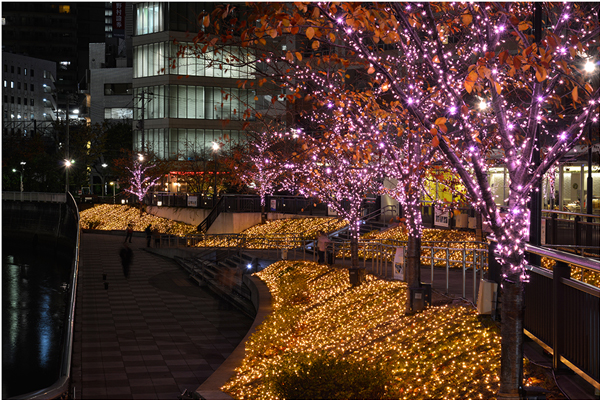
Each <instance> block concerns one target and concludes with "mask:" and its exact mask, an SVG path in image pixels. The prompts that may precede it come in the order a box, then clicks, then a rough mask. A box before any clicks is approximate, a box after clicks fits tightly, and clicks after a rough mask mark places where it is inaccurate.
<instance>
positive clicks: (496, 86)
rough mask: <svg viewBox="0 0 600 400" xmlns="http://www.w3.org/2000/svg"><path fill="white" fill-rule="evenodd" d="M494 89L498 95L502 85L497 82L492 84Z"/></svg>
mask: <svg viewBox="0 0 600 400" xmlns="http://www.w3.org/2000/svg"><path fill="white" fill-rule="evenodd" d="M494 87H495V88H496V93H498V94H500V92H502V85H500V83H498V82H494Z"/></svg>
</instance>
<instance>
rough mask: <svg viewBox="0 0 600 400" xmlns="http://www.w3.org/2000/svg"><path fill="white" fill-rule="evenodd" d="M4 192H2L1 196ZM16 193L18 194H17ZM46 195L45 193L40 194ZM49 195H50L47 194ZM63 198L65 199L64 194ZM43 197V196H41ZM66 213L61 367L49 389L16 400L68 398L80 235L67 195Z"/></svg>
mask: <svg viewBox="0 0 600 400" xmlns="http://www.w3.org/2000/svg"><path fill="white" fill-rule="evenodd" d="M4 193H6V192H3V194H4ZM17 193H18V192H17ZM42 194H46V193H42ZM47 194H51V193H47ZM63 196H65V197H66V195H65V194H63ZM42 197H43V196H42ZM66 200H67V201H66V203H67V204H66V206H67V213H66V214H65V215H64V216H63V218H64V221H65V222H64V223H63V224H61V229H60V232H59V235H62V236H66V237H72V239H73V240H74V242H75V243H74V249H73V263H72V265H71V283H70V285H71V286H70V289H71V293H70V294H71V295H70V299H69V307H68V309H67V310H66V311H65V312H66V318H65V328H64V329H65V331H64V338H65V340H64V342H63V349H62V359H61V367H60V372H59V378H58V380H57V381H56V382H55V383H54V384H53V385H52V386H50V387H48V388H45V389H41V390H38V391H35V392H31V393H27V394H24V395H20V396H16V397H14V398H18V399H21V398H22V399H58V398H68V392H69V388H70V380H71V360H72V355H73V335H74V332H75V300H76V298H77V279H78V276H79V244H80V234H81V230H80V229H79V211H78V210H77V204H76V203H75V199H73V196H71V194H70V193H69V196H68V197H66ZM29 201H50V200H29ZM73 236H74V237H73Z"/></svg>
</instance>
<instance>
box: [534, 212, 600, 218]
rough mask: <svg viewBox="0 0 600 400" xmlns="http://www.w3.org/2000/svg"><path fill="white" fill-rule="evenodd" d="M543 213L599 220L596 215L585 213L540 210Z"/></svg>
mask: <svg viewBox="0 0 600 400" xmlns="http://www.w3.org/2000/svg"><path fill="white" fill-rule="evenodd" d="M542 212H543V213H547V214H560V215H569V216H575V217H585V218H600V215H598V214H586V213H574V212H570V211H559V210H542Z"/></svg>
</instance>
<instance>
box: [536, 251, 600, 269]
mask: <svg viewBox="0 0 600 400" xmlns="http://www.w3.org/2000/svg"><path fill="white" fill-rule="evenodd" d="M525 250H526V251H527V252H528V253H533V254H537V255H539V256H542V257H546V258H550V259H552V260H555V261H560V262H565V263H567V264H575V265H577V266H578V267H581V268H585V269H589V270H592V271H596V272H600V261H596V260H594V259H591V258H588V257H581V256H578V255H575V254H571V253H566V252H562V251H561V252H559V251H556V250H553V249H548V248H544V247H538V246H532V245H530V244H526V245H525Z"/></svg>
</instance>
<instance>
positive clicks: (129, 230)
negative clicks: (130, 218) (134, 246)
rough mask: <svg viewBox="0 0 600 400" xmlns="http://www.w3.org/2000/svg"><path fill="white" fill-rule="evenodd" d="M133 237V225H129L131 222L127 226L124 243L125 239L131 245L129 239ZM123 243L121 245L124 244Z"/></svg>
mask: <svg viewBox="0 0 600 400" xmlns="http://www.w3.org/2000/svg"><path fill="white" fill-rule="evenodd" d="M132 237H133V225H131V222H130V223H129V224H127V230H126V233H125V242H127V239H129V243H131V238H132ZM125 242H123V243H125Z"/></svg>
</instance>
